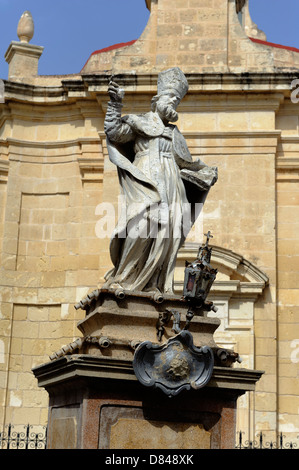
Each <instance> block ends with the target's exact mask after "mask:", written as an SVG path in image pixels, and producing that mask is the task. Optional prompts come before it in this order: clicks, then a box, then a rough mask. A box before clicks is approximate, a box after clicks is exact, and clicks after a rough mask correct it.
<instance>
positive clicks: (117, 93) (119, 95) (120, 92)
mask: <svg viewBox="0 0 299 470" xmlns="http://www.w3.org/2000/svg"><path fill="white" fill-rule="evenodd" d="M108 93H109V96H110V99H111V101H112V102H114V103H121V102H122V100H123V97H124V96H125V90H124V89H123V88H120V87H119V85H118V84H117V83H115V82H113V81H112V80H111V81H110V82H109V86H108Z"/></svg>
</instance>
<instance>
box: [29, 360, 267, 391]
mask: <svg viewBox="0 0 299 470" xmlns="http://www.w3.org/2000/svg"><path fill="white" fill-rule="evenodd" d="M33 374H34V375H35V377H36V378H37V380H38V385H39V387H44V388H45V389H46V390H48V391H49V392H50V391H51V388H52V387H56V386H57V385H59V384H63V383H66V381H69V380H72V379H74V378H80V379H83V380H88V379H90V380H93V381H94V380H98V379H106V380H116V381H118V382H120V381H122V380H126V381H130V382H132V381H133V382H136V383H137V379H136V376H135V374H134V370H133V365H132V361H130V360H120V359H113V358H109V357H105V358H101V357H95V356H91V355H76V354H74V355H70V356H64V357H62V358H60V359H57V360H54V361H51V362H49V363H46V364H42V365H40V366H37V367H35V368H34V369H33ZM262 375H263V372H262V371H256V370H247V369H243V368H242V369H241V368H231V367H219V366H215V367H214V371H213V375H212V378H211V380H210V382H209V384H208V385H207V387H209V388H215V387H216V388H225V389H234V390H240V391H243V392H245V391H253V390H255V384H256V382H258V380H259V379H260V378H261V376H262Z"/></svg>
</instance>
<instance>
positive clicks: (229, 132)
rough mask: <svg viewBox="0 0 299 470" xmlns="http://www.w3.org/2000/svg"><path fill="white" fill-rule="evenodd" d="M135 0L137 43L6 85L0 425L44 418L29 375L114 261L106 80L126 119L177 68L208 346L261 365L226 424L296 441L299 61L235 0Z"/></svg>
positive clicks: (0, 126)
mask: <svg viewBox="0 0 299 470" xmlns="http://www.w3.org/2000/svg"><path fill="white" fill-rule="evenodd" d="M148 4H149V7H150V8H151V16H150V20H149V23H148V25H147V28H146V29H145V31H144V33H143V35H142V36H141V38H140V39H139V40H138V41H137V42H136V43H135V44H134V45H132V46H129V47H126V48H122V49H121V50H114V52H111V51H110V52H109V53H107V54H106V53H104V54H98V55H97V54H95V55H94V56H92V57H91V58H90V60H89V61H88V62H87V65H86V67H85V69H84V70H83V71H82V74H79V75H76V76H65V77H57V76H56V77H40V76H22V75H20V76H19V77H18V78H16V79H15V80H12V79H11V80H9V81H7V82H6V83H5V103H3V104H0V237H1V243H0V253H1V270H0V276H1V292H0V294H1V297H0V300H1V311H0V312H1V314H0V331H1V338H0V380H1V386H0V403H1V409H0V422H1V424H3V423H4V424H7V423H9V422H12V423H14V424H26V423H27V422H30V423H31V424H46V422H47V394H46V392H44V391H43V390H39V389H38V388H37V384H36V381H35V379H34V376H33V374H32V373H31V369H32V367H34V366H36V365H38V364H41V363H43V362H47V361H48V359H49V355H51V354H52V353H53V352H55V351H57V350H58V349H60V348H61V346H62V345H64V344H68V343H69V342H71V341H72V340H73V339H75V338H77V337H78V336H80V334H79V331H78V330H77V327H76V324H77V322H78V321H79V320H80V319H81V318H82V317H83V314H84V312H82V311H81V310H78V311H76V310H75V309H74V305H75V303H76V302H78V301H79V300H81V299H82V298H83V297H84V296H85V295H86V294H87V293H88V292H89V291H91V290H93V289H95V288H96V287H97V286H98V285H101V283H102V282H103V276H104V273H105V272H106V271H107V270H108V269H109V268H110V267H111V262H110V256H109V237H106V238H99V237H98V236H97V234H99V232H98V231H97V228H98V225H97V224H98V222H99V220H102V216H103V214H104V212H103V210H104V206H103V205H100V204H101V203H112V204H114V207H115V210H116V211H115V215H116V216H117V197H118V194H119V187H118V180H117V172H116V169H115V167H114V166H113V165H112V164H111V163H110V161H109V158H108V155H107V149H106V143H105V135H104V130H103V122H104V115H105V111H106V107H107V100H108V97H107V84H108V78H109V76H110V74H111V72H112V71H113V72H114V73H117V74H119V83H120V84H121V85H122V86H123V87H124V88H125V90H126V95H125V106H124V109H123V112H124V113H128V112H133V113H140V112H145V111H148V109H149V104H150V100H151V97H152V96H153V95H154V94H155V92H156V81H157V74H158V72H159V71H161V70H163V69H165V68H167V67H168V66H172V65H175V66H180V67H181V68H182V70H183V71H184V72H185V73H186V74H187V78H188V80H189V84H190V90H189V93H188V94H187V96H186V98H185V99H184V100H183V102H182V103H181V105H180V107H179V109H178V111H179V113H180V120H179V122H178V126H179V127H180V130H181V131H182V132H183V134H184V136H185V137H186V140H187V143H188V146H189V148H190V150H191V153H192V155H193V157H194V158H198V157H199V158H201V159H203V160H204V161H205V162H206V163H207V164H210V165H213V166H214V165H215V166H218V168H219V181H218V183H217V184H216V185H215V186H214V187H213V188H212V190H211V191H210V194H209V197H208V200H207V202H206V205H205V209H204V215H203V231H204V232H206V231H207V230H211V232H212V233H213V234H214V239H213V243H214V244H215V245H216V246H217V250H216V252H215V258H214V263H215V264H216V265H217V267H218V268H219V277H218V278H217V283H216V285H215V288H214V289H213V292H212V298H213V300H214V301H215V303H216V304H217V305H218V306H219V315H220V317H221V328H220V329H219V331H218V332H217V340H218V341H219V342H220V343H223V344H224V345H230V346H232V347H233V348H234V349H235V350H236V351H237V352H239V353H240V355H241V356H242V357H243V359H244V361H243V364H241V367H249V368H255V369H259V370H264V371H265V374H264V375H263V377H262V379H261V380H260V382H259V383H258V385H257V390H256V392H254V393H253V392H251V393H250V394H248V395H247V396H245V397H243V398H242V399H241V400H240V405H239V415H238V416H239V417H238V427H239V429H242V430H245V431H248V433H249V434H250V437H251V438H252V437H253V435H254V433H255V432H256V431H260V430H261V431H263V432H265V433H267V436H268V437H269V439H275V436H276V433H277V432H279V431H283V432H284V434H285V435H286V436H287V438H288V439H296V438H297V435H298V432H299V423H298V413H297V411H298V396H299V390H298V361H299V331H298V313H299V312H298V300H299V299H298V269H299V268H298V266H299V260H298V228H299V227H298V215H299V214H297V213H298V201H299V199H298V194H299V193H298V170H299V168H298V157H297V150H298V142H299V140H298V139H299V137H298V136H299V134H298V132H299V131H298V129H299V127H298V119H299V111H298V109H299V108H298V104H297V103H294V102H292V100H291V88H292V87H291V83H292V80H293V79H294V78H295V77H296V69H295V71H294V69H293V67H296V63H297V61H298V54H296V52H292V51H288V52H286V53H284V52H283V51H282V52H281V51H280V50H276V49H274V48H272V47H270V46H267V45H263V44H258V43H254V42H252V41H251V40H250V39H249V38H248V36H247V34H246V31H245V29H244V28H243V27H242V25H241V24H240V22H239V19H238V16H237V14H236V11H235V2H234V1H232V0H229V1H226V0H213V1H212V0H209V1H207V0H196V1H195V0H184V1H183V2H182V1H180V0H174V1H171V6H172V8H171V9H170V7H169V5H170V1H169V0H152V2H151V3H150V2H148ZM280 52H281V54H282V55H281V56H279V54H280ZM279 62H280V63H281V70H278V69H277V68H276V66H277V65H278V63H279ZM279 67H280V65H279ZM99 205H100V206H99ZM107 223H110V221H109V220H108V219H107ZM102 228H103V227H102ZM197 243H198V233H195V232H194V231H193V232H192V233H191V235H190V237H189V238H188V241H187V245H186V247H185V248H184V250H185V251H184V250H183V251H182V253H181V254H180V257H179V259H178V268H177V272H176V282H177V284H176V285H177V288H178V289H179V288H180V286H181V282H182V270H183V262H184V259H185V258H186V257H187V256H188V257H189V256H191V255H192V253H195V251H196V249H195V246H196V244H197ZM188 247H189V248H190V247H193V248H192V249H193V251H192V250H191V249H190V250H191V251H190V250H189V248H188ZM188 250H189V251H188ZM239 367H240V366H239Z"/></svg>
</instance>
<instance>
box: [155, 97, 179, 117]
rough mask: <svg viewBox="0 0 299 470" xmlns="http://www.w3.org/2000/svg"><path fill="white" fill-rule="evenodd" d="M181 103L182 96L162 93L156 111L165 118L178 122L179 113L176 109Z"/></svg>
mask: <svg viewBox="0 0 299 470" xmlns="http://www.w3.org/2000/svg"><path fill="white" fill-rule="evenodd" d="M179 103H180V98H179V97H178V96H176V95H175V94H174V93H169V94H167V95H161V96H160V97H159V99H158V101H157V103H156V111H157V112H158V113H159V115H160V117H161V118H162V119H163V120H166V121H169V122H176V121H177V120H178V118H179V115H178V113H177V111H176V108H177V107H178V105H179Z"/></svg>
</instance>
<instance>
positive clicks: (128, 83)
mask: <svg viewBox="0 0 299 470" xmlns="http://www.w3.org/2000/svg"><path fill="white" fill-rule="evenodd" d="M298 75H299V74H298V72H297V71H294V72H278V73H240V74H234V73H223V74H221V73H201V74H196V73H194V74H186V77H187V79H188V82H189V94H192V93H202V92H205V93H209V92H211V93H219V92H222V93H235V92H242V93H243V92H246V93H261V92H266V93H277V94H283V95H286V96H289V95H290V93H291V90H292V89H291V83H292V81H293V80H294V79H297V78H298ZM157 77H158V74H157V73H152V74H136V73H129V74H120V75H115V77H114V79H115V80H116V81H117V82H118V83H119V84H120V85H121V86H124V87H125V89H126V93H127V94H128V95H129V94H130V93H147V94H154V93H155V92H156V87H157ZM109 79H110V75H109V74H102V73H100V74H83V75H81V78H78V76H76V78H74V79H72V77H71V76H62V77H61V81H60V83H61V85H60V86H41V83H42V78H41V77H39V82H38V83H39V84H38V85H34V84H25V83H21V82H12V81H7V80H6V81H4V84H5V100H6V101H9V100H19V101H24V102H30V103H32V102H33V103H47V104H48V103H64V102H67V103H69V102H72V101H76V99H78V98H81V99H86V98H90V97H91V96H92V95H94V94H100V95H107V86H108V82H109ZM55 80H57V77H55ZM50 82H51V77H45V84H48V83H50ZM280 99H282V97H281V98H280Z"/></svg>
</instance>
